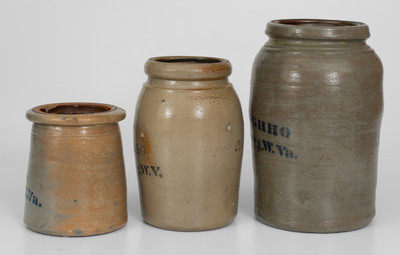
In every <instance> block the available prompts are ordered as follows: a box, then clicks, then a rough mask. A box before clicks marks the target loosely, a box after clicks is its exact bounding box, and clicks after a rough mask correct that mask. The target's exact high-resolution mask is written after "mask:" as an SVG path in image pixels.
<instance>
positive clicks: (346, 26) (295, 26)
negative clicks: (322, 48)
mask: <svg viewBox="0 0 400 255" xmlns="http://www.w3.org/2000/svg"><path fill="white" fill-rule="evenodd" d="M265 32H266V34H267V35H268V36H269V37H271V38H295V39H312V40H365V39H367V38H368V37H369V29H368V26H367V25H366V24H364V23H362V22H357V21H347V20H324V19H281V20H273V21H270V22H268V24H267V29H266V31H265Z"/></svg>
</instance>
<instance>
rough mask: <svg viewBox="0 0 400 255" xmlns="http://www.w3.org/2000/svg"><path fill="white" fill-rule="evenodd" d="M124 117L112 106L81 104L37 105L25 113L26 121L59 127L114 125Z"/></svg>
mask: <svg viewBox="0 0 400 255" xmlns="http://www.w3.org/2000/svg"><path fill="white" fill-rule="evenodd" d="M125 116H126V113H125V111H124V110H123V109H121V108H119V107H117V106H114V105H109V104H102V103H81V102H72V103H53V104H45V105H39V106H36V107H33V108H32V109H30V110H28V111H27V112H26V117H27V119H28V120H30V121H32V122H34V123H41V124H49V125H60V126H84V125H95V124H107V123H115V122H118V121H120V120H123V119H124V118H125Z"/></svg>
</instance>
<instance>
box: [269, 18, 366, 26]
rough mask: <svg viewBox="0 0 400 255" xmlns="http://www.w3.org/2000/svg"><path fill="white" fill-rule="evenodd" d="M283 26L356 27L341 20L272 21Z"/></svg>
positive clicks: (354, 24)
mask: <svg viewBox="0 0 400 255" xmlns="http://www.w3.org/2000/svg"><path fill="white" fill-rule="evenodd" d="M273 22H275V23H278V24H283V25H294V26H320V27H343V26H357V25H359V24H358V23H356V22H351V21H343V20H313V19H288V20H276V21H273Z"/></svg>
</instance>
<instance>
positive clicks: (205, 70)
mask: <svg viewBox="0 0 400 255" xmlns="http://www.w3.org/2000/svg"><path fill="white" fill-rule="evenodd" d="M231 72H232V66H231V63H230V62H229V61H228V60H227V59H223V58H215V57H199V56H163V57H154V58H150V59H149V60H147V62H146V64H145V73H146V74H147V75H148V76H149V77H152V78H158V79H164V80H187V81H193V80H198V81H201V80H218V79H224V78H227V77H228V76H229V75H230V74H231Z"/></svg>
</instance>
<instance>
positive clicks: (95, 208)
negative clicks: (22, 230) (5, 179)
mask: <svg viewBox="0 0 400 255" xmlns="http://www.w3.org/2000/svg"><path fill="white" fill-rule="evenodd" d="M27 118H28V119H29V120H31V121H32V122H34V124H33V126H32V135H31V149H30V158H29V168H28V176H27V185H26V200H25V215H24V221H25V224H26V225H27V226H28V228H30V229H32V230H34V231H37V232H40V233H44V234H49V235H57V236H89V235H97V234H103V233H107V232H111V231H114V230H117V229H119V228H121V227H122V226H123V225H125V223H126V221H127V206H126V180H125V168H124V161H123V153H122V143H121V135H120V130H119V126H118V123H117V122H118V121H120V120H122V119H124V118H125V111H124V110H122V109H120V108H118V107H115V106H112V105H105V104H94V103H62V104H49V105H42V106H38V107H35V108H33V109H31V110H29V111H28V112H27Z"/></svg>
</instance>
